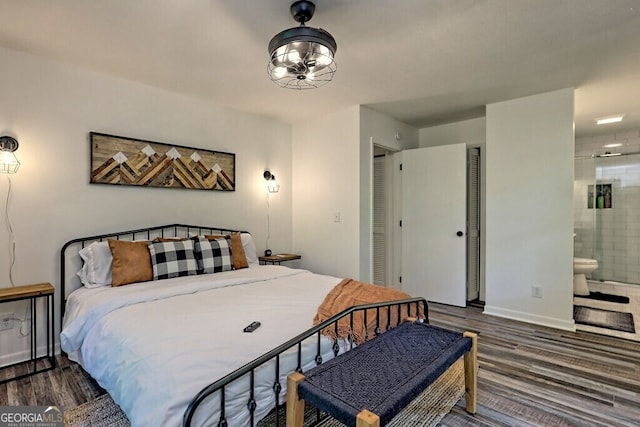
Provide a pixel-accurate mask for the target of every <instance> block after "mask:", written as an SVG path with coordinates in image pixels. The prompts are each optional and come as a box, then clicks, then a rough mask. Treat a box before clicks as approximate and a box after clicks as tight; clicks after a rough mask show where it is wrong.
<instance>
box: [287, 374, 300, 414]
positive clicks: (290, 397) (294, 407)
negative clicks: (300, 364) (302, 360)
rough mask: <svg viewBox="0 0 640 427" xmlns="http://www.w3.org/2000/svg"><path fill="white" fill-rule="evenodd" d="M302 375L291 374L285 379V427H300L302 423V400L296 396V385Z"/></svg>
mask: <svg viewBox="0 0 640 427" xmlns="http://www.w3.org/2000/svg"><path fill="white" fill-rule="evenodd" d="M302 381H304V375H302V374H301V373H299V372H293V373H291V374H289V376H288V377H287V427H302V423H303V422H304V400H302V399H300V397H299V396H298V384H300V383H301V382H302Z"/></svg>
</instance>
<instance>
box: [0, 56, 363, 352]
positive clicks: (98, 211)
mask: <svg viewBox="0 0 640 427" xmlns="http://www.w3.org/2000/svg"><path fill="white" fill-rule="evenodd" d="M0 62H1V63H2V64H3V66H2V67H0V93H1V94H2V102H0V133H1V134H3V135H4V134H9V135H11V136H14V137H16V138H17V139H18V141H19V142H20V148H19V150H18V151H17V152H16V155H17V157H18V158H19V160H20V161H21V162H22V166H21V167H20V170H19V171H18V173H17V174H15V175H12V176H11V182H12V186H13V190H12V191H13V194H12V198H11V201H10V209H9V213H10V216H11V220H12V223H13V230H14V232H15V239H16V263H15V267H14V279H15V283H16V285H20V284H30V283H38V282H51V283H52V284H54V286H56V287H58V286H59V284H58V281H59V279H58V277H59V266H58V265H59V261H58V256H59V250H60V247H61V246H62V244H63V243H64V242H65V241H67V240H69V239H72V238H74V237H79V236H84V235H88V234H96V233H102V232H109V231H115V230H126V229H130V228H139V227H144V226H148V225H160V224H169V223H174V222H181V223H187V224H189V223H193V224H200V225H217V226H221V227H229V228H242V229H247V230H249V231H251V232H252V233H253V234H254V237H255V239H256V243H257V246H258V250H259V251H260V250H264V246H265V239H266V232H267V230H266V186H265V181H264V179H263V178H262V172H263V171H264V169H265V168H267V167H268V168H269V169H271V171H272V172H273V173H274V174H275V175H276V176H277V177H278V180H279V182H280V184H281V187H280V192H279V193H277V194H276V195H274V196H273V197H271V201H270V202H271V203H270V205H271V207H270V214H271V215H270V216H271V243H270V245H271V246H272V248H274V249H277V250H278V251H289V250H290V249H291V227H290V223H291V194H292V183H291V127H290V126H289V125H286V124H283V123H279V122H276V121H273V120H270V119H266V118H261V117H257V116H253V115H249V114H244V113H239V112H235V111H231V110H229V109H225V108H222V107H219V106H216V105H212V104H210V103H207V102H203V101H199V100H195V99H191V98H187V97H184V96H180V95H177V94H173V93H169V92H166V91H161V90H157V89H154V88H151V87H148V86H144V85H140V84H137V83H132V82H128V81H125V80H120V79H116V78H113V77H108V76H106V75H102V74H99V73H95V72H91V71H87V70H83V69H80V68H76V67H72V66H67V65H63V64H60V63H56V62H52V61H49V60H44V59H41V58H38V57H35V56H30V55H26V54H22V53H18V52H15V51H11V50H6V49H0ZM214 78H215V76H212V79H214ZM89 131H98V132H105V133H111V134H115V135H123V136H130V137H136V138H142V139H148V140H153V141H160V142H167V143H175V144H180V145H186V146H193V147H199V148H206V149H212V150H220V151H227V152H233V153H235V154H236V183H237V185H236V191H235V192H229V193H224V192H218V191H197V190H177V189H158V188H139V187H124V186H108V185H90V184H89V169H90V167H89V148H90V147H89V141H88V132H89ZM350 160H351V163H350V167H352V168H353V164H357V160H355V161H354V160H353V159H350ZM7 187H8V181H7V179H6V176H0V199H1V200H2V202H0V203H1V205H0V206H1V207H2V208H3V210H4V206H5V197H6V194H7ZM0 221H1V222H2V226H1V227H0V287H6V286H9V276H8V268H9V244H8V241H9V234H8V230H7V227H6V226H5V223H4V219H0ZM56 299H59V295H56ZM13 305H14V307H9V305H7V304H3V305H2V306H0V312H5V310H12V311H15V313H16V314H20V313H24V308H23V307H24V304H23V303H15V304H13ZM43 342H44V341H43ZM27 345H28V339H26V338H22V337H19V336H18V334H17V329H14V330H12V331H2V332H0V347H1V348H2V353H3V354H5V355H6V354H11V353H15V352H18V351H21V350H23V349H26V348H28V347H27ZM0 363H2V360H0Z"/></svg>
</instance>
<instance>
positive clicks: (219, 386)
mask: <svg viewBox="0 0 640 427" xmlns="http://www.w3.org/2000/svg"><path fill="white" fill-rule="evenodd" d="M236 231H240V232H243V233H247V231H241V230H232V229H229V228H224V227H208V226H198V225H185V224H169V225H161V226H154V227H148V228H140V229H135V230H127V231H120V232H115V233H108V234H99V235H95V236H87V237H80V238H76V239H72V240H69V241H68V242H66V243H65V244H64V245H63V246H62V249H61V250H60V292H61V297H60V310H59V313H60V328H61V329H62V322H63V319H64V313H65V306H66V303H67V286H66V283H67V277H66V267H67V262H68V261H67V255H66V252H67V250H68V249H69V248H71V247H76V246H78V247H79V249H82V248H84V247H85V246H86V245H87V244H90V243H93V242H100V241H104V240H105V239H109V238H114V239H118V240H119V239H124V240H136V239H140V238H142V237H143V236H144V238H145V239H147V240H151V239H153V238H155V237H188V236H189V233H192V232H196V233H197V234H203V232H205V233H206V234H224V233H230V232H236ZM76 255H77V254H76ZM77 256H78V257H79V255H77ZM77 287H80V285H78V286H77ZM403 306H405V307H406V313H407V315H408V316H414V317H417V316H418V315H419V314H420V315H422V316H424V319H423V321H425V322H428V321H429V313H428V306H427V301H426V300H425V299H424V298H410V299H405V300H398V301H387V302H382V303H372V304H364V305H358V306H354V307H351V308H348V309H346V310H344V311H342V312H340V313H338V314H336V315H335V316H333V317H331V318H330V319H327V320H326V321H324V322H322V323H320V324H318V325H316V326H314V327H312V328H310V329H308V330H306V331H304V332H302V333H301V334H299V335H298V336H296V337H294V338H291V339H290V340H288V341H287V342H285V343H283V344H281V345H279V346H278V347H276V348H274V349H272V350H271V351H269V352H267V353H265V354H263V355H262V356H260V357H258V358H256V359H254V360H253V361H251V362H249V363H247V364H246V365H244V366H242V367H240V368H238V369H237V370H235V371H233V372H231V373H229V374H228V375H226V376H224V377H222V378H220V379H218V380H216V381H214V382H213V383H211V384H210V385H208V386H206V387H205V388H203V389H202V390H201V391H200V392H199V393H198V394H197V395H196V396H195V397H194V398H193V399H192V400H191V402H190V403H189V405H188V407H187V409H186V410H185V413H184V416H183V426H185V427H190V426H191V422H192V420H193V417H194V415H195V413H196V411H197V410H198V408H199V406H200V404H202V403H203V402H204V401H205V399H207V397H209V396H211V395H213V394H214V393H216V392H218V391H220V419H219V421H218V426H220V427H226V426H227V421H226V416H225V388H226V387H227V386H228V385H230V384H231V383H232V382H234V381H236V380H239V379H240V378H242V377H244V376H245V375H249V378H250V389H249V400H248V402H247V404H246V409H247V410H248V411H249V413H250V419H251V425H252V426H253V425H255V421H254V412H255V409H256V407H257V404H256V401H255V400H254V387H255V384H254V373H255V371H256V369H258V367H260V366H262V365H264V364H265V363H267V362H269V361H272V360H273V361H275V372H274V374H275V376H274V378H275V379H274V383H273V386H272V390H273V392H274V394H275V405H274V409H273V411H275V425H276V427H278V426H279V424H280V420H279V415H280V411H282V410H284V408H283V405H281V404H280V402H279V399H280V392H281V390H282V385H281V384H280V356H281V355H282V353H284V352H285V351H287V350H289V349H291V348H293V347H297V368H296V371H298V372H302V343H303V342H304V341H305V340H307V339H309V338H311V337H312V336H314V335H316V336H317V349H316V356H315V363H316V364H317V365H319V364H321V363H322V362H323V360H322V355H321V346H322V331H323V330H325V329H327V328H334V331H335V332H336V334H335V335H336V336H337V329H338V321H339V320H341V319H343V318H345V317H349V319H350V325H351V327H353V322H354V315H355V313H357V312H361V311H363V312H364V314H363V316H364V322H365V324H367V320H368V319H367V317H368V316H369V315H370V314H371V315H373V313H371V311H372V310H375V319H376V328H375V330H374V336H377V335H379V334H381V333H383V332H385V331H387V330H390V329H392V328H393V327H395V326H397V324H398V323H399V322H401V321H402V319H401V313H402V307H403ZM412 307H414V308H415V309H414V310H412V309H411V308H412ZM421 307H422V310H420V308H421ZM381 310H386V314H387V316H386V317H387V319H388V320H387V324H386V325H381V324H380V323H379V322H380V320H379V319H380V312H381ZM392 310H397V316H396V320H397V322H396V323H395V324H392V323H391V322H392V321H391V319H392V317H393V316H392V314H393V312H392ZM383 328H384V330H383ZM367 333H368V331H367ZM374 336H368V335H366V336H365V340H367V339H371V338H373V337H374ZM338 341H339V340H338V339H336V340H334V342H333V346H332V350H333V353H334V355H337V354H338V353H339V352H340V343H339V342H338ZM345 344H348V347H349V348H348V349H346V350H349V349H351V348H353V345H354V344H353V342H352V341H345ZM283 403H284V402H283ZM316 419H317V420H318V421H319V420H320V419H321V418H320V414H319V413H317V414H316Z"/></svg>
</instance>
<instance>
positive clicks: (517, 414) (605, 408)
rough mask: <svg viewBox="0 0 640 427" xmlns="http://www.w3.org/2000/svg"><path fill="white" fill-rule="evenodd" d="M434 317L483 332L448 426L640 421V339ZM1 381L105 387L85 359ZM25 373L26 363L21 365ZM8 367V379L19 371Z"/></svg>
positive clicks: (71, 394)
mask: <svg viewBox="0 0 640 427" xmlns="http://www.w3.org/2000/svg"><path fill="white" fill-rule="evenodd" d="M430 313H431V314H430V317H431V323H433V324H436V325H439V326H444V327H448V328H450V329H455V330H460V331H464V330H470V331H474V332H478V333H479V338H478V340H479V341H478V345H479V349H478V350H479V351H478V358H479V362H480V372H479V377H478V378H479V379H478V412H477V413H476V415H474V416H472V415H469V414H467V413H466V412H465V410H464V402H463V401H461V402H458V404H457V405H456V406H455V407H454V408H453V410H452V411H451V413H449V414H448V415H447V416H446V417H445V418H444V419H443V420H442V422H441V425H443V426H545V427H546V426H580V427H582V426H614V427H615V426H640V343H638V342H633V341H627V340H624V339H620V338H613V337H607V336H602V335H595V334H592V333H589V332H576V333H573V332H566V331H560V330H557V329H551V328H546V327H542V326H535V325H530V324H527V323H521V322H516V321H511V320H507V319H501V318H497V317H492V316H488V315H483V314H482V310H481V309H480V308H478V307H470V308H466V309H464V308H458V307H450V306H445V305H440V304H430ZM58 361H59V366H58V368H56V369H55V370H52V371H49V372H44V373H41V374H37V375H34V376H32V377H30V378H26V379H22V380H18V381H11V382H9V383H6V384H2V385H0V406H3V405H59V406H64V407H65V408H71V407H74V406H77V405H79V404H81V403H84V402H86V401H89V400H91V399H94V398H95V397H97V396H99V395H101V394H103V393H104V391H103V390H102V389H100V387H99V386H98V385H97V384H96V383H95V381H93V380H92V379H91V378H90V377H89V376H88V375H87V374H86V373H85V372H84V371H83V370H82V369H81V368H80V367H79V366H78V365H77V364H75V363H72V362H69V361H68V360H67V359H66V358H64V357H58ZM17 369H18V371H20V368H19V367H18V368H17ZM13 374H14V372H13V369H11V370H7V369H5V370H2V371H0V378H4V377H5V375H13Z"/></svg>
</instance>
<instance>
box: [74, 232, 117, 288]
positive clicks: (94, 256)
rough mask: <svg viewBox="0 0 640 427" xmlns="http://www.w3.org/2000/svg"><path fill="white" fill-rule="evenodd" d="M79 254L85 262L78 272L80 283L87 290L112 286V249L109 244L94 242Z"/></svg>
mask: <svg viewBox="0 0 640 427" xmlns="http://www.w3.org/2000/svg"><path fill="white" fill-rule="evenodd" d="M78 254H79V255H80V258H82V260H83V261H84V265H83V266H82V269H81V270H80V271H78V273H77V274H78V277H80V281H81V282H82V284H83V285H84V286H86V287H87V288H97V287H100V286H109V285H111V261H112V257H111V249H109V243H107V242H93V243H92V244H90V245H89V246H87V247H86V248H82V249H81V250H80V251H79V252H78Z"/></svg>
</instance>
